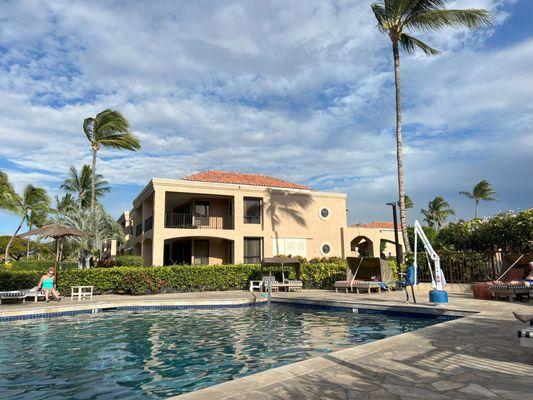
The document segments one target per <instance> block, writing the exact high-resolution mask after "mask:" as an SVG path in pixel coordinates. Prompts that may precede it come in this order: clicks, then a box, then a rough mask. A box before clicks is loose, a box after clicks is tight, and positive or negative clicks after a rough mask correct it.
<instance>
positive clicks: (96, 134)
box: [83, 109, 141, 209]
mask: <svg viewBox="0 0 533 400" xmlns="http://www.w3.org/2000/svg"><path fill="white" fill-rule="evenodd" d="M83 132H84V133H85V136H87V140H88V141H89V143H90V145H91V149H92V153H93V161H92V168H91V181H92V182H91V209H93V208H94V205H95V201H96V195H97V192H96V190H97V188H96V177H97V175H96V158H97V153H98V150H100V148H101V147H109V148H112V149H117V150H132V151H136V150H139V149H140V148H141V143H140V142H139V139H137V137H136V136H135V135H133V134H132V133H131V132H130V125H129V122H128V120H127V119H126V118H125V117H124V115H122V114H121V113H120V112H118V111H115V110H109V109H108V110H104V111H102V112H101V113H98V114H97V115H96V117H94V118H92V117H91V118H86V119H85V120H84V121H83Z"/></svg>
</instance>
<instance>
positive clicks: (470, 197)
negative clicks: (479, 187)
mask: <svg viewBox="0 0 533 400" xmlns="http://www.w3.org/2000/svg"><path fill="white" fill-rule="evenodd" d="M459 194H460V195H463V196H465V197H468V198H469V199H473V198H474V196H473V195H472V193H470V192H467V191H466V190H462V191H460V192H459Z"/></svg>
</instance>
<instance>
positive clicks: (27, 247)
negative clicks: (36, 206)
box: [26, 224, 31, 260]
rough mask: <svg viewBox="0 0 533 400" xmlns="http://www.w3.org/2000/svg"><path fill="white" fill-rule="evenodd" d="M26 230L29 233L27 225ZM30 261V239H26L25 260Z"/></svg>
mask: <svg viewBox="0 0 533 400" xmlns="http://www.w3.org/2000/svg"><path fill="white" fill-rule="evenodd" d="M28 230H30V231H31V224H29V225H28ZM29 259H30V237H28V243H26V260H29Z"/></svg>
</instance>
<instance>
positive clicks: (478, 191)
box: [459, 179, 496, 218]
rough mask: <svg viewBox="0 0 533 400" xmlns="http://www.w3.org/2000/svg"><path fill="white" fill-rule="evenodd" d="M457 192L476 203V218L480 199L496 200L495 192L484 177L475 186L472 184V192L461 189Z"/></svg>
mask: <svg viewBox="0 0 533 400" xmlns="http://www.w3.org/2000/svg"><path fill="white" fill-rule="evenodd" d="M459 194H462V195H463V196H466V197H468V198H469V199H472V200H474V202H475V203H476V218H477V213H478V208H479V202H480V200H485V201H494V200H496V197H494V196H496V192H495V191H494V190H492V186H491V185H490V183H489V182H488V181H487V180H485V179H484V180H482V181H481V182H479V183H478V184H477V185H476V186H474V189H473V190H472V193H470V192H467V191H462V192H459Z"/></svg>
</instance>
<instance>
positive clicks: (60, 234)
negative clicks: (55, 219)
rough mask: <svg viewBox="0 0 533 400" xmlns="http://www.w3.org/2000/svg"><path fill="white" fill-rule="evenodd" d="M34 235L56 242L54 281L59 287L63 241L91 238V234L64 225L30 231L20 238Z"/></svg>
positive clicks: (46, 226)
mask: <svg viewBox="0 0 533 400" xmlns="http://www.w3.org/2000/svg"><path fill="white" fill-rule="evenodd" d="M33 235H38V236H44V237H51V238H54V240H55V241H56V255H55V261H54V281H55V285H56V287H57V263H58V262H59V248H60V243H61V240H62V239H63V238H64V237H67V236H90V233H88V232H84V231H82V230H79V229H77V228H74V227H73V226H68V225H62V224H50V225H45V226H43V227H41V228H38V229H33V230H31V231H28V232H26V233H23V234H21V235H18V236H19V237H26V236H33Z"/></svg>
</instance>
